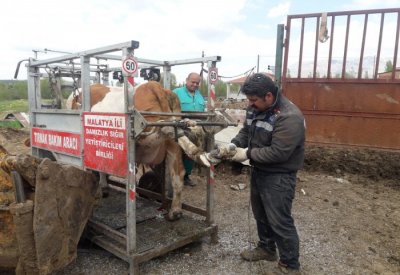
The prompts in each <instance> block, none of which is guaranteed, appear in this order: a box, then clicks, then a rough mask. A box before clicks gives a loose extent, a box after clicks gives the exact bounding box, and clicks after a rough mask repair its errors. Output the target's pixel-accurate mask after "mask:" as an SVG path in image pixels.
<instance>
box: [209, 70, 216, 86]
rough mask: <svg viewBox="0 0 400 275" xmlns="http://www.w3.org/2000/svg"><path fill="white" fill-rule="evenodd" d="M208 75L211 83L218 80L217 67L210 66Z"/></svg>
mask: <svg viewBox="0 0 400 275" xmlns="http://www.w3.org/2000/svg"><path fill="white" fill-rule="evenodd" d="M209 75H210V82H211V83H212V84H215V83H217V80H218V69H217V68H215V67H213V68H210V72H209Z"/></svg>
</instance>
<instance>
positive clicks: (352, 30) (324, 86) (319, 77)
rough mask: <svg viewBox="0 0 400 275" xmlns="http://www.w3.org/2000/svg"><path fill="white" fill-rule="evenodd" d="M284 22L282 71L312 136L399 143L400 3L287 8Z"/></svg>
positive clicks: (325, 140) (383, 145) (388, 145)
mask: <svg viewBox="0 0 400 275" xmlns="http://www.w3.org/2000/svg"><path fill="white" fill-rule="evenodd" d="M283 28H284V27H283V25H280V26H278V43H277V66H278V68H279V51H281V52H282V48H280V47H284V59H283V70H282V76H280V75H279V74H277V76H278V79H279V78H281V86H282V90H283V93H284V94H285V95H286V96H287V97H288V98H290V99H291V100H292V101H293V102H294V103H295V104H296V105H297V106H299V108H300V109H301V110H302V111H303V113H304V115H305V117H306V123H307V132H306V141H307V142H308V143H317V144H331V145H349V146H357V147H368V148H380V149H394V150H400V135H399V134H398V133H399V132H400V74H399V72H400V69H399V68H397V64H398V63H399V58H398V45H399V32H400V9H399V8H396V9H378V10H360V11H346V12H328V13H313V14H301V15H289V16H288V17H287V23H286V26H285V31H286V33H285V37H284V32H285V31H284V30H283ZM280 40H281V43H280ZM280 64H282V63H280ZM277 71H278V69H277ZM279 72H280V71H279Z"/></svg>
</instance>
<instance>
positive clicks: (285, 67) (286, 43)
mask: <svg viewBox="0 0 400 275" xmlns="http://www.w3.org/2000/svg"><path fill="white" fill-rule="evenodd" d="M290 26H291V20H290V19H289V18H287V21H286V28H284V30H286V37H284V44H283V47H285V53H284V56H283V70H282V79H281V85H282V84H284V83H285V81H286V79H287V71H288V60H289V44H290ZM275 70H276V68H275ZM282 88H283V87H282Z"/></svg>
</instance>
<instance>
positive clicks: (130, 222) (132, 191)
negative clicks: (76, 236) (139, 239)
mask: <svg viewBox="0 0 400 275" xmlns="http://www.w3.org/2000/svg"><path fill="white" fill-rule="evenodd" d="M122 53H123V54H122V55H123V59H124V58H126V57H128V56H133V49H132V48H124V49H123V50H122ZM121 62H122V61H121ZM129 78H130V79H129ZM129 86H133V76H124V98H125V113H128V110H129V106H128V105H129ZM132 89H133V87H132ZM132 105H134V102H133V103H132ZM129 117H131V116H129ZM133 119H135V118H133ZM132 125H133V123H130V121H129V123H127V127H128V131H127V133H128V134H127V143H128V156H127V158H128V167H127V169H128V171H127V174H128V184H127V185H126V240H127V242H126V252H127V254H128V259H129V260H128V262H129V274H130V275H133V274H137V273H138V271H139V270H138V269H139V264H138V263H137V262H136V259H135V254H136V250H137V243H136V171H135V139H134V137H133V136H130V135H131V133H132Z"/></svg>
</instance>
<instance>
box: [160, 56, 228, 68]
mask: <svg viewBox="0 0 400 275" xmlns="http://www.w3.org/2000/svg"><path fill="white" fill-rule="evenodd" d="M217 61H221V56H208V57H207V56H206V57H200V58H193V59H183V60H173V61H165V64H166V65H170V66H175V65H188V64H197V63H201V62H204V63H207V62H217Z"/></svg>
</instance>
